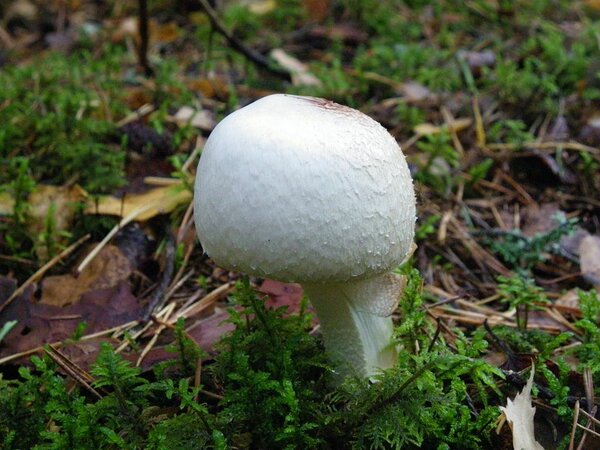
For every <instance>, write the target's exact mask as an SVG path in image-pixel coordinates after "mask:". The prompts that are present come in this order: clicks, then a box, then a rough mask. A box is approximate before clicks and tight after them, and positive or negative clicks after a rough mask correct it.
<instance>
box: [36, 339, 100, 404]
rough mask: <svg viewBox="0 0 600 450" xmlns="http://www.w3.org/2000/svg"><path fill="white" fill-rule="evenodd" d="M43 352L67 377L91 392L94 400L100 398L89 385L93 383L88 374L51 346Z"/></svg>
mask: <svg viewBox="0 0 600 450" xmlns="http://www.w3.org/2000/svg"><path fill="white" fill-rule="evenodd" d="M44 351H45V352H46V354H47V355H48V356H49V357H50V358H51V359H52V360H53V361H54V362H55V363H56V364H57V365H58V366H59V367H60V368H61V369H63V370H64V371H65V372H66V374H67V375H69V376H70V377H71V378H73V379H74V380H75V381H76V382H77V383H79V384H80V385H81V386H83V387H84V388H85V389H86V390H87V391H89V392H91V393H92V395H94V396H95V397H96V398H98V399H101V398H102V395H100V393H99V392H98V391H97V390H96V389H94V388H93V387H92V386H91V384H90V383H92V382H93V381H94V378H93V377H92V376H91V375H90V374H89V373H87V372H86V371H85V370H83V369H82V368H81V367H79V366H78V365H77V364H75V363H74V362H73V361H71V360H70V359H69V358H68V357H67V356H66V355H65V354H63V353H62V352H60V351H59V350H58V349H57V348H56V347H55V346H53V345H52V344H49V345H48V346H47V347H45V348H44Z"/></svg>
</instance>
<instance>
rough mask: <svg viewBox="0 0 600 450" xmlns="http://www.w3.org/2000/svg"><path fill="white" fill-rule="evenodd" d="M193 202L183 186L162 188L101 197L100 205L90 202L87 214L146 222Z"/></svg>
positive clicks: (86, 210) (189, 193)
mask: <svg viewBox="0 0 600 450" xmlns="http://www.w3.org/2000/svg"><path fill="white" fill-rule="evenodd" d="M191 200H192V193H191V192H190V191H188V190H187V189H184V188H183V187H182V186H181V185H175V186H160V187H157V188H154V189H151V190H149V191H148V192H144V193H143V194H130V195H126V196H125V197H123V198H121V197H113V196H105V197H100V199H99V201H98V203H96V202H89V203H88V206H87V208H86V209H85V213H86V214H106V215H111V216H119V217H128V216H130V215H134V218H133V219H134V220H138V221H145V220H148V219H151V218H152V217H155V216H157V215H159V214H168V213H170V212H171V211H173V210H174V209H175V208H177V207H178V206H180V205H184V204H186V203H188V202H190V201H191Z"/></svg>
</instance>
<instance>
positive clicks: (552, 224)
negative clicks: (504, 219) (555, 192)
mask: <svg viewBox="0 0 600 450" xmlns="http://www.w3.org/2000/svg"><path fill="white" fill-rule="evenodd" d="M557 214H559V215H562V216H563V217H564V214H565V213H564V212H563V211H561V210H560V208H559V207H558V204H557V203H544V204H542V205H537V204H531V205H528V206H526V207H524V208H523V209H522V210H521V217H522V220H523V222H522V223H523V225H522V226H521V231H522V232H523V234H524V235H525V236H527V237H533V236H535V235H536V234H545V233H548V232H549V231H550V230H552V229H554V228H556V226H557V225H558V221H557V220H556V216H557Z"/></svg>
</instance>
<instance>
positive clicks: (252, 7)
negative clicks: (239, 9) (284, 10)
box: [241, 0, 277, 16]
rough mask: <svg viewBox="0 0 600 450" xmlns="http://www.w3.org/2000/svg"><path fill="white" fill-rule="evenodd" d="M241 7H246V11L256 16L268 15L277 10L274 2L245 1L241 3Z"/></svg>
mask: <svg viewBox="0 0 600 450" xmlns="http://www.w3.org/2000/svg"><path fill="white" fill-rule="evenodd" d="M241 5H243V6H246V7H247V8H248V11H250V12H251V13H252V14H256V15H257V16H262V15H264V14H268V13H270V12H271V11H273V10H274V9H275V8H277V2H276V1H275V0H245V1H243V2H241Z"/></svg>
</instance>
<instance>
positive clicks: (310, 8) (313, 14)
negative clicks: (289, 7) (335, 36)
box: [302, 0, 331, 22]
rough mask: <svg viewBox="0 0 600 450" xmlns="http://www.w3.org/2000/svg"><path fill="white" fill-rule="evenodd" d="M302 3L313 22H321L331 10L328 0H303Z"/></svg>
mask: <svg viewBox="0 0 600 450" xmlns="http://www.w3.org/2000/svg"><path fill="white" fill-rule="evenodd" d="M302 5H303V7H304V10H305V11H306V12H307V14H308V17H309V18H310V20H312V21H314V22H323V21H324V20H325V19H326V18H327V17H328V16H329V11H330V10H331V1H330V0H304V1H303V2H302Z"/></svg>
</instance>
